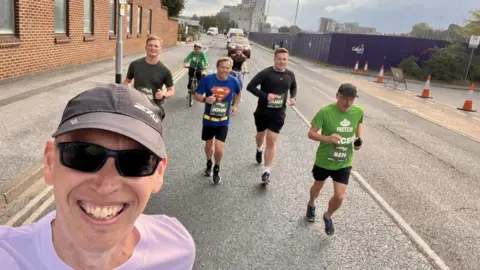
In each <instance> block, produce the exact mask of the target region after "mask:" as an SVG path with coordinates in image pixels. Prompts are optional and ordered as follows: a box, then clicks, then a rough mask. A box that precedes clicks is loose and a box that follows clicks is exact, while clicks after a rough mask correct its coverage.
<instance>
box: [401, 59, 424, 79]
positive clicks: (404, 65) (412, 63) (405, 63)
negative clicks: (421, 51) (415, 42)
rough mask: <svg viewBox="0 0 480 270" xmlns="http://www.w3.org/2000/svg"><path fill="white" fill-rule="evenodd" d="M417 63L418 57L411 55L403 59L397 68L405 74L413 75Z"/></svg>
mask: <svg viewBox="0 0 480 270" xmlns="http://www.w3.org/2000/svg"><path fill="white" fill-rule="evenodd" d="M417 61H418V57H415V56H413V55H412V56H409V57H407V58H405V59H403V60H402V62H400V65H399V67H400V68H401V69H402V70H403V72H404V73H405V74H408V75H413V73H414V71H413V70H414V69H415V68H419V66H418V64H417Z"/></svg>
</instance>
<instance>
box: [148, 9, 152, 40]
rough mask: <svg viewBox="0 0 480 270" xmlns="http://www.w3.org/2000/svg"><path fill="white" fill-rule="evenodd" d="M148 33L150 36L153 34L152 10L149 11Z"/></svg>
mask: <svg viewBox="0 0 480 270" xmlns="http://www.w3.org/2000/svg"><path fill="white" fill-rule="evenodd" d="M147 31H148V33H149V34H151V33H152V10H151V9H149V10H148V22H147Z"/></svg>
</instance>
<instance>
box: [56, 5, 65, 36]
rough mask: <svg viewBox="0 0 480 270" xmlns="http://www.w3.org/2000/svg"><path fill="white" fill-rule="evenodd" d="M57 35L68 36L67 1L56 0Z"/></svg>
mask: <svg viewBox="0 0 480 270" xmlns="http://www.w3.org/2000/svg"><path fill="white" fill-rule="evenodd" d="M55 33H56V34H67V0H55Z"/></svg>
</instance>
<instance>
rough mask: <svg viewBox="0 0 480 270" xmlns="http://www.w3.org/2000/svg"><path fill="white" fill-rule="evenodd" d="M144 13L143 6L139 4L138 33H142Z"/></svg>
mask: <svg viewBox="0 0 480 270" xmlns="http://www.w3.org/2000/svg"><path fill="white" fill-rule="evenodd" d="M142 13H143V8H142V7H141V6H137V34H141V33H142V17H143V16H142Z"/></svg>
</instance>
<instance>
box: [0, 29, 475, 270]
mask: <svg viewBox="0 0 480 270" xmlns="http://www.w3.org/2000/svg"><path fill="white" fill-rule="evenodd" d="M215 40H216V42H215V44H214V46H213V47H211V48H210V50H209V52H208V53H207V55H208V57H209V61H210V62H213V61H214V60H215V59H216V58H217V57H219V56H224V55H225V53H226V49H225V44H224V42H225V41H224V40H223V39H222V38H215ZM165 55H166V54H165ZM272 61H273V55H272V54H270V53H269V52H267V51H265V50H260V49H258V48H255V47H254V49H253V52H252V58H251V59H250V60H249V67H250V71H251V73H250V74H248V75H247V76H246V78H245V85H246V84H247V83H248V81H249V80H250V79H251V78H252V77H253V76H254V75H255V74H256V72H258V71H259V70H261V69H263V68H264V67H267V66H270V65H271V64H272ZM289 69H291V70H292V71H294V72H295V74H296V78H297V84H298V97H297V106H295V109H296V111H294V110H293V109H292V108H288V110H287V120H286V123H285V126H284V129H283V130H282V134H281V135H280V137H279V146H278V153H277V156H276V160H275V164H274V168H273V170H272V181H273V184H272V185H270V186H269V187H267V188H266V189H263V188H260V187H259V186H258V185H259V183H260V174H261V166H259V165H256V164H255V161H254V154H255V142H254V134H255V127H254V123H253V115H252V113H253V111H254V108H255V98H254V97H253V96H252V95H251V94H249V93H247V92H245V94H244V96H243V102H242V103H241V105H240V110H239V112H238V115H237V116H235V118H234V119H232V126H231V130H230V132H229V137H228V139H227V143H226V147H225V159H224V162H223V165H222V167H221V172H222V177H223V182H222V184H220V185H218V186H213V185H212V184H211V183H210V182H209V179H206V178H205V177H204V176H203V175H202V171H203V169H204V165H205V159H204V153H203V145H202V141H201V140H200V132H201V115H202V110H203V108H202V106H201V104H199V103H195V104H194V106H193V107H192V108H189V107H188V102H187V100H186V99H185V94H186V93H184V94H182V89H185V86H186V77H185V76H183V77H182V78H181V79H180V80H179V81H178V82H177V83H176V86H177V87H176V97H175V98H174V99H172V100H168V102H167V103H166V111H167V118H166V119H165V130H166V143H167V147H168V149H167V151H168V153H169V167H168V168H167V171H166V178H165V186H164V187H163V190H162V191H161V192H160V193H158V194H157V195H155V196H154V197H153V198H152V199H151V201H150V202H149V204H148V206H147V209H146V211H145V212H146V213H147V214H153V213H164V214H167V215H171V216H175V217H177V218H178V219H179V220H180V221H181V222H182V223H183V224H185V226H186V227H187V229H188V230H189V231H190V232H191V233H192V235H193V238H194V239H195V242H196V245H197V261H196V263H195V267H194V269H218V268H221V269H232V268H234V269H324V268H328V269H345V268H354V269H432V268H434V265H436V266H437V268H439V269H448V268H450V269H478V263H477V258H476V255H475V254H480V246H479V245H478V243H479V242H480V233H479V232H480V224H479V222H478V220H480V216H479V213H480V211H479V208H480V196H479V185H480V184H479V182H478V175H479V172H480V161H479V160H478V156H480V147H479V144H478V142H477V141H475V140H472V139H470V138H468V137H465V136H463V135H460V134H459V133H458V132H456V131H453V130H449V129H446V128H444V127H442V126H441V125H438V124H435V123H433V122H432V121H429V120H426V119H424V118H422V117H418V116H416V115H414V114H412V113H411V112H408V110H406V108H401V107H397V106H394V105H392V104H391V103H390V101H389V100H385V99H379V98H377V97H375V95H374V94H375V93H376V92H375V93H373V92H366V91H364V90H363V88H362V89H361V91H362V92H361V93H360V95H361V97H360V98H359V99H358V100H357V103H358V104H359V105H360V106H362V107H363V108H364V111H365V121H364V126H365V136H364V141H365V144H364V146H363V147H362V149H361V151H358V152H356V157H355V161H354V171H355V174H354V175H353V177H352V179H351V184H350V186H349V189H348V191H347V194H346V201H345V203H344V205H343V206H342V208H341V209H340V210H339V211H338V212H337V214H336V215H335V217H334V218H335V222H336V235H335V236H333V237H328V236H326V235H325V233H324V231H323V222H322V221H319V222H316V223H313V224H310V223H308V222H306V221H305V220H304V214H305V210H306V209H305V208H306V203H307V199H308V188H309V185H310V184H311V181H312V179H311V173H310V170H311V166H312V163H313V159H314V154H315V147H316V144H315V143H314V142H311V141H309V140H308V139H307V136H306V135H307V130H308V127H307V125H306V123H304V122H303V121H302V119H306V120H307V121H309V120H310V119H312V118H313V116H314V115H315V113H316V112H317V111H318V109H319V108H320V107H322V106H323V105H326V104H328V103H330V102H332V101H333V100H334V96H335V92H336V89H337V88H338V86H339V81H338V80H340V79H343V77H338V76H340V75H338V74H328V76H326V75H325V74H322V73H321V72H319V71H318V70H315V69H313V68H312V66H309V65H308V64H306V63H303V62H300V61H295V63H290V65H289ZM112 74H113V73H112ZM109 78H110V77H109ZM105 79H106V80H107V79H108V78H105ZM75 87H79V86H77V85H67V86H66V88H65V89H70V90H71V91H73V90H72V89H73V88H75ZM63 91H68V90H63ZM63 91H62V93H63ZM79 91H80V90H79ZM185 91H186V89H185ZM59 92H60V91H59ZM392 92H393V91H392ZM57 95H60V93H59V94H57ZM65 95H66V94H65ZM63 98H64V100H66V99H67V97H63ZM411 98H413V97H411ZM51 100H55V99H51ZM52 103H55V102H52ZM58 103H61V104H51V105H52V106H58V107H61V106H63V104H64V101H59V102H58ZM13 104H15V103H13ZM13 104H12V105H13ZM425 106H426V107H428V106H431V104H428V103H427V104H425ZM1 109H2V108H0V110H1ZM17 112H18V111H17ZM47 113H48V112H47ZM2 115H3V114H2ZM59 115H60V112H58V111H57V114H56V115H53V112H52V114H51V115H50V118H47V117H45V120H43V121H44V122H42V124H44V123H45V122H48V121H50V122H53V123H55V124H56V122H57V121H58V119H57V118H58V117H59ZM52 117H53V118H55V119H51V118H52ZM458 117H461V116H460V115H459V116H458ZM51 129H53V126H51ZM48 134H49V133H48ZM179 134H181V135H182V136H178V135H179ZM45 137H46V135H45ZM34 140H37V141H39V142H37V143H38V144H39V145H41V146H40V147H38V148H35V149H34V148H32V149H34V150H32V151H31V152H35V151H37V153H39V154H41V149H42V148H41V147H42V146H43V142H44V138H34ZM22 142H23V139H22ZM19 152H21V151H19ZM364 182H367V183H368V185H369V186H371V187H372V188H373V189H374V190H375V194H378V195H379V197H380V196H381V198H383V199H382V200H383V201H384V202H385V203H386V204H388V206H389V207H390V208H392V209H394V211H395V212H394V213H393V212H392V211H393V210H390V211H385V209H389V208H388V207H386V206H385V203H380V204H379V203H377V201H382V200H379V198H377V197H376V198H375V199H374V198H373V197H372V196H370V195H369V194H372V192H371V191H369V192H368V193H367V192H366V191H365V184H364ZM37 188H38V189H37V190H38V192H37V191H36V192H31V193H30V194H29V197H26V199H25V201H26V202H30V203H32V202H35V203H36V202H38V204H41V207H39V208H38V209H37V210H32V211H30V210H25V213H26V214H25V213H23V214H25V215H26V216H27V218H24V219H23V220H22V221H19V222H16V225H18V224H21V223H22V222H26V223H29V222H33V221H35V220H37V219H38V218H40V217H41V216H43V215H44V214H45V213H46V212H48V211H50V210H52V209H54V203H52V198H53V197H52V195H51V190H48V189H45V187H44V186H42V184H41V183H39V184H38V186H37ZM36 194H40V195H41V196H40V195H36ZM331 194H332V188H331V184H330V182H329V184H328V185H327V186H326V188H325V190H323V191H322V193H321V195H320V198H319V200H318V202H317V205H318V210H317V212H318V213H321V212H322V208H325V207H326V205H327V201H328V198H329V196H330V195H331ZM39 196H40V198H39ZM36 198H39V199H38V200H37V199H36ZM20 208H21V206H18V207H17V209H20ZM23 208H24V209H27V208H28V207H23ZM22 211H23V210H21V211H17V214H18V213H19V212H22ZM27 212H28V213H27ZM387 212H388V213H387ZM13 215H15V211H13V213H12V212H8V213H7V214H2V217H3V220H1V219H0V220H1V222H5V220H6V219H9V218H11V217H12V216H13ZM392 217H393V218H392ZM399 220H400V221H399ZM406 228H407V229H406ZM408 228H410V229H411V230H412V231H414V232H416V234H412V233H411V232H409V230H408ZM415 235H417V236H418V237H416V236H415ZM410 239H411V240H410ZM422 239H423V240H424V242H425V245H426V246H427V247H428V248H431V252H428V249H425V247H424V245H420V244H419V243H421V241H419V240H422ZM422 247H423V248H422ZM420 250H421V251H422V252H420ZM426 250H427V252H426ZM425 254H427V255H425ZM434 255H438V256H439V257H437V258H436V259H438V258H440V260H441V261H443V262H445V264H446V265H447V266H448V268H447V267H438V265H440V264H439V261H438V260H437V261H436V262H437V264H434V263H432V262H433V259H435V256H434Z"/></svg>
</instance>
